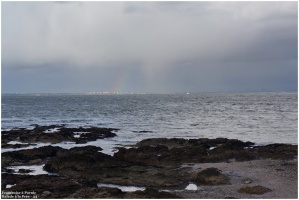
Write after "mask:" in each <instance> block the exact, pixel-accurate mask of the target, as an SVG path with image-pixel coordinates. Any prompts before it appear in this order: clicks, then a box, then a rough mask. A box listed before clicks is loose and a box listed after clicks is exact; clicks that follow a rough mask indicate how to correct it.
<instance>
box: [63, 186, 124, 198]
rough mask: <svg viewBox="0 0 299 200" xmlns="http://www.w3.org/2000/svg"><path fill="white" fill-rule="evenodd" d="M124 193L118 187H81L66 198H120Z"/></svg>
mask: <svg viewBox="0 0 299 200" xmlns="http://www.w3.org/2000/svg"><path fill="white" fill-rule="evenodd" d="M123 195H124V193H123V192H122V191H121V190H120V189H118V188H108V187H99V188H91V187H88V188H82V189H79V190H78V191H76V192H75V193H74V194H72V195H70V196H69V197H68V198H72V199H74V198H75V199H107V198H114V199H121V198H123Z"/></svg>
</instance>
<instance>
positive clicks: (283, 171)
mask: <svg viewBox="0 0 299 200" xmlns="http://www.w3.org/2000/svg"><path fill="white" fill-rule="evenodd" d="M183 166H189V167H192V169H191V171H193V172H196V171H200V170H202V169H205V168H209V167H215V168H217V169H219V170H221V171H222V173H223V174H224V175H226V176H228V177H229V178H230V181H231V184H230V185H215V186H204V185H198V188H197V190H190V191H186V190H184V191H173V192H172V193H173V194H176V195H179V196H181V197H183V198H188V199H194V198H204V199H215V198H216V199H218V198H221V199H223V198H243V199H244V198H245V199H253V198H257V199H262V198H266V199H297V198H298V162H297V159H293V160H271V159H264V160H252V161H244V162H235V161H233V162H230V163H201V164H186V165H183ZM256 185H261V186H263V187H266V188H269V189H271V191H270V192H267V193H264V194H260V195H258V194H247V193H240V192H238V190H239V189H240V188H241V187H245V186H250V187H252V186H256Z"/></svg>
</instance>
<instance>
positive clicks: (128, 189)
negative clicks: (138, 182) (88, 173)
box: [97, 183, 145, 192]
mask: <svg viewBox="0 0 299 200" xmlns="http://www.w3.org/2000/svg"><path fill="white" fill-rule="evenodd" d="M97 186H98V187H110V188H118V189H120V190H122V191H123V192H135V191H138V190H141V191H143V190H145V187H136V186H123V185H114V184H105V183H98V184H97Z"/></svg>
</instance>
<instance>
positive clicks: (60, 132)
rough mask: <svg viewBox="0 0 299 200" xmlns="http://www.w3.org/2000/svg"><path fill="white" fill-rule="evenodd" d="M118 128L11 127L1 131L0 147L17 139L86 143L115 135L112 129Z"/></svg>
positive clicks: (6, 146) (26, 141)
mask: <svg viewBox="0 0 299 200" xmlns="http://www.w3.org/2000/svg"><path fill="white" fill-rule="evenodd" d="M117 130H118V129H111V128H98V127H89V128H83V127H79V128H66V127H64V126H63V125H50V126H39V125H35V128H33V129H32V130H28V129H12V130H9V131H2V138H1V139H2V140H1V147H2V148H8V147H10V146H8V145H9V144H7V143H8V142H10V141H17V142H22V143H37V142H44V143H46V142H49V143H60V142H64V141H68V142H75V143H86V142H89V141H95V140H97V139H103V138H108V137H115V136H116V134H115V133H113V132H112V131H117ZM76 133H80V137H76Z"/></svg>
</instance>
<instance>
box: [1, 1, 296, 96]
mask: <svg viewBox="0 0 299 200" xmlns="http://www.w3.org/2000/svg"><path fill="white" fill-rule="evenodd" d="M297 18H298V10H297V2H75V3H57V2H56V3H52V2H2V92H14V91H19V92H22V91H25V90H26V91H28V92H30V91H32V92H34V91H51V92H55V91H60V92H61V91H64V92H68V91H71V92H75V91H78V92H81V91H91V90H115V89H116V88H117V87H116V85H117V83H118V84H122V88H121V87H120V86H119V88H121V89H122V90H127V91H129V90H132V91H146V92H177V91H234V90H238V91H243V90H244V91H246V90H261V89H263V90H294V89H295V90H296V89H297V62H298V61H297V60H298V58H297V55H298V50H297V48H298V47H297V44H298V38H297V35H298V33H297V29H298V25H297V24H298V20H297ZM29 72H30V73H29Z"/></svg>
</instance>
